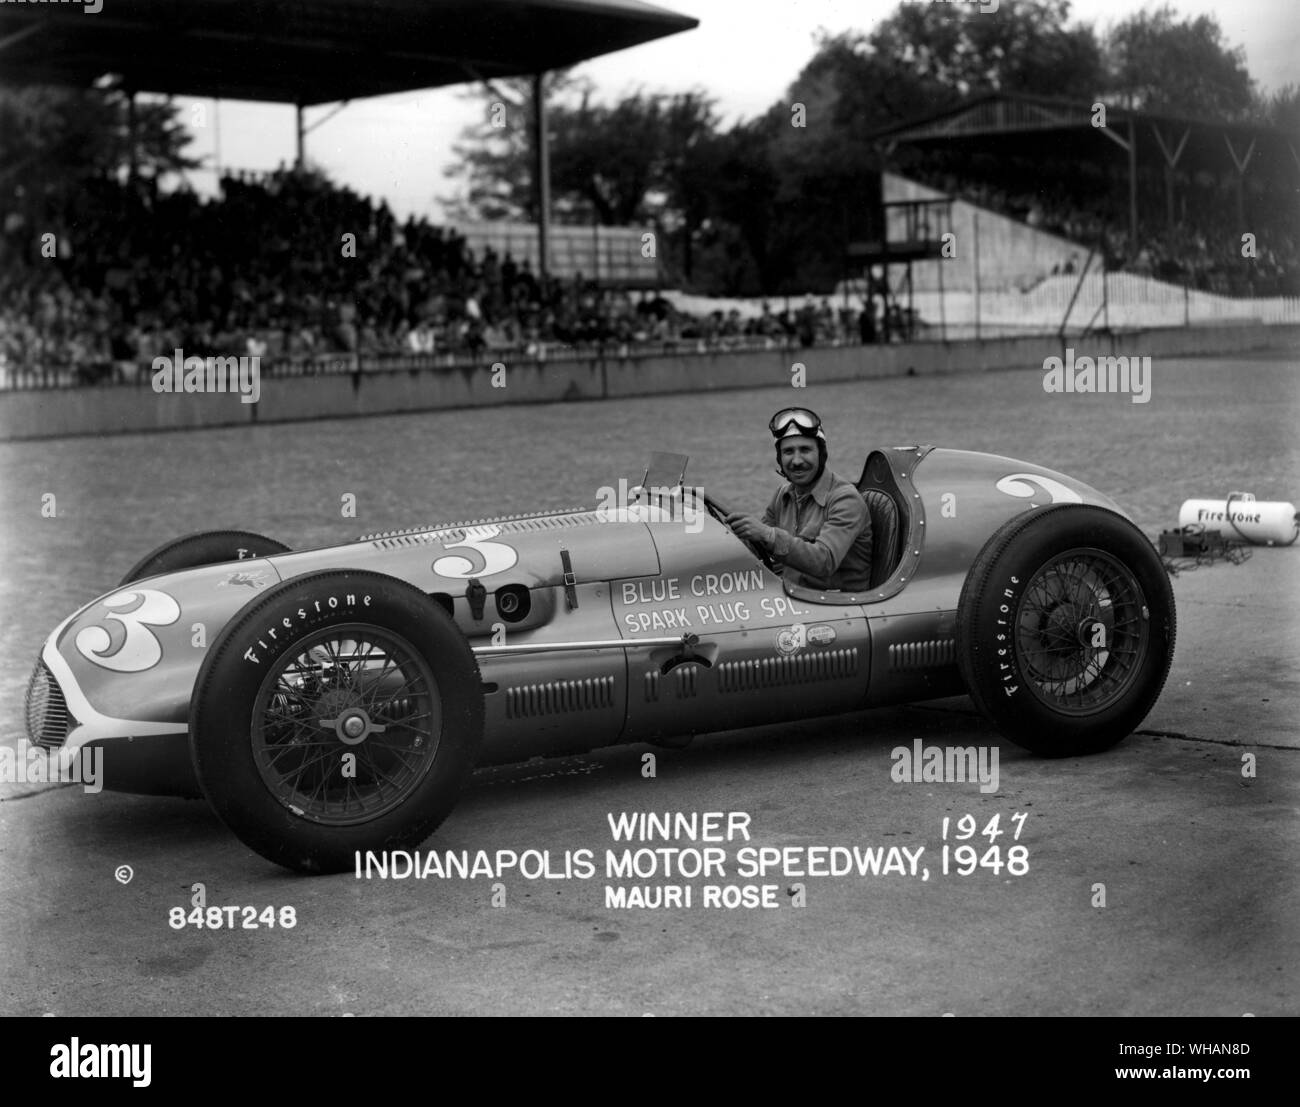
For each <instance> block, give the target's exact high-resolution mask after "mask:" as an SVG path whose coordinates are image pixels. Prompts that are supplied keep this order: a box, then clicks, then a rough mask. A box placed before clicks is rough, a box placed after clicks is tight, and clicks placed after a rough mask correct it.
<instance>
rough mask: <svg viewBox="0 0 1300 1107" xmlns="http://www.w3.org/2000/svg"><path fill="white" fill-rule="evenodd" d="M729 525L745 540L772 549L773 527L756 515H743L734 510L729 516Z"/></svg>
mask: <svg viewBox="0 0 1300 1107" xmlns="http://www.w3.org/2000/svg"><path fill="white" fill-rule="evenodd" d="M727 526H729V527H730V528H731V529H732V531H734V532H735V534H736V536H737V537H738V538H740V539H742V540H743V541H745V542H753V543H755V544H756V545H758V546H761V547H762V548H763V549H765V550H766V549H771V546H772V528H771V527H769V526H768V525H767V524H766V523H765V522H763V520H762V519H759V518H757V517H756V516H754V515H742V514H740V512H738V511H736V512H732V513H731V514H730V515H728V516H727Z"/></svg>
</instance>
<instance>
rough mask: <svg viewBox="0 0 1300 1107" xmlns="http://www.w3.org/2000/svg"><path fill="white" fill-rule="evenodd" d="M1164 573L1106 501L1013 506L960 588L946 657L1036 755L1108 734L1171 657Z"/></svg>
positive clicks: (1091, 743) (1152, 692)
mask: <svg viewBox="0 0 1300 1107" xmlns="http://www.w3.org/2000/svg"><path fill="white" fill-rule="evenodd" d="M1175 629H1176V628H1175V610H1174V598H1173V590H1172V589H1171V588H1170V585H1169V576H1168V574H1167V573H1166V572H1165V568H1164V566H1163V564H1162V563H1161V561H1160V558H1159V555H1158V554H1157V553H1156V551H1155V549H1154V548H1153V547H1152V545H1151V543H1150V542H1149V541H1147V538H1146V536H1145V535H1144V534H1143V533H1142V532H1141V531H1140V530H1138V529H1137V527H1135V526H1134V525H1133V524H1132V523H1130V522H1129V521H1128V520H1127V519H1125V518H1123V517H1122V516H1120V515H1118V514H1116V513H1115V512H1113V511H1108V510H1106V509H1105V508H1101V507H1094V506H1091V505H1084V506H1077V505H1074V504H1057V505H1054V506H1052V507H1048V508H1045V509H1042V510H1037V511H1032V512H1029V513H1026V514H1024V515H1019V516H1016V517H1015V518H1014V519H1012V520H1011V521H1010V522H1008V523H1007V524H1006V525H1004V526H1003V527H1002V528H1001V529H1000V530H999V531H998V532H997V533H996V534H994V536H993V537H992V538H991V539H990V540H989V541H988V543H987V544H986V545H985V547H984V549H983V550H982V551H981V552H980V555H979V556H978V557H977V558H976V559H975V562H974V564H973V565H972V566H971V569H970V572H969V573H968V574H967V577H966V582H965V584H964V586H963V587H962V593H961V599H960V601H959V602H958V609H957V660H958V665H959V666H960V668H961V673H962V676H963V678H964V679H965V681H966V686H967V688H968V689H969V691H970V695H971V698H972V699H973V700H974V701H975V703H976V705H977V706H978V707H979V708H980V709H981V710H982V711H983V712H984V714H985V715H986V716H987V717H988V718H989V719H990V720H991V721H992V722H993V723H994V725H996V726H997V728H998V729H999V730H1000V731H1001V732H1002V733H1003V734H1004V735H1005V736H1006V737H1008V738H1009V739H1011V741H1013V742H1015V743H1017V744H1018V745H1021V746H1024V747H1025V748H1026V749H1030V750H1033V751H1034V752H1035V753H1039V754H1043V755H1046V756H1048V757H1065V756H1072V755H1076V754H1085V753H1094V752H1097V751H1099V750H1103V749H1107V748H1109V747H1110V746H1113V745H1115V744H1116V743H1117V742H1119V741H1120V740H1121V739H1123V738H1124V737H1125V736H1126V735H1128V734H1129V733H1131V732H1132V731H1133V730H1134V729H1135V728H1136V727H1137V726H1138V724H1139V723H1141V722H1142V720H1143V719H1144V718H1146V716H1147V713H1148V712H1149V711H1150V710H1151V708H1152V706H1153V705H1154V704H1155V701H1156V699H1157V697H1158V696H1159V695H1160V691H1161V689H1162V688H1163V687H1164V683H1165V679H1166V678H1167V677H1168V675H1169V666H1170V664H1171V663H1172V661H1173V654H1174V637H1175Z"/></svg>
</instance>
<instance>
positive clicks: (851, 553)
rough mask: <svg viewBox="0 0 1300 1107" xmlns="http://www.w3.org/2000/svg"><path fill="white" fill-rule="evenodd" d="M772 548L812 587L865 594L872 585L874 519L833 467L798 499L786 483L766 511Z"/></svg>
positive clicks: (774, 553) (764, 513)
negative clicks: (872, 523) (872, 519)
mask: <svg viewBox="0 0 1300 1107" xmlns="http://www.w3.org/2000/svg"><path fill="white" fill-rule="evenodd" d="M763 522H764V523H766V524H767V525H768V526H769V527H772V528H773V533H772V535H771V540H770V541H769V542H768V547H769V548H770V549H771V551H772V554H773V556H774V557H775V558H776V560H777V561H778V562H780V563H781V564H783V565H785V566H787V567H788V568H791V569H795V570H797V571H798V574H799V579H797V583H799V584H804V585H807V586H808V587H809V588H821V589H838V590H841V591H845V592H861V591H865V590H866V589H867V588H870V587H871V516H870V515H869V514H868V512H867V505H866V502H865V501H864V500H863V499H862V495H861V493H859V492H858V490H857V488H855V487H854V486H853V485H852V484H851V483H850V482H849V481H846V480H845V479H844V478H843V477H840V476H837V475H836V474H834V473H832V472H831V471H830V470H829V469H827V470H825V471H823V473H822V475H821V476H820V477H818V478H817V483H816V484H814V485H813V486H812V488H811V489H810V490H809V491H808V492H807V493H805V494H803V495H799V494H797V493H796V491H795V487H794V485H792V484H790V483H789V482H787V483H786V484H784V485H782V486H781V488H779V489H778V490H777V493H776V495H775V496H773V497H772V502H771V503H770V504H768V505H767V510H766V511H764V512H763Z"/></svg>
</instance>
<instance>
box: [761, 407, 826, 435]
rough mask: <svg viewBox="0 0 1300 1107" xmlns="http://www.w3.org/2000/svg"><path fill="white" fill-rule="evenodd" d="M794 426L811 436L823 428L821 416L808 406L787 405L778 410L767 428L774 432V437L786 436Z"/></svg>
mask: <svg viewBox="0 0 1300 1107" xmlns="http://www.w3.org/2000/svg"><path fill="white" fill-rule="evenodd" d="M792 426H793V427H797V428H798V429H799V430H800V431H802V432H803V433H804V434H806V435H808V436H809V437H811V436H813V435H815V434H816V433H817V432H818V431H819V430H821V428H822V420H821V416H820V415H818V414H817V412H815V411H810V410H809V409H808V408H806V407H787V408H783V409H782V410H780V411H778V412H777V413H776V414H775V415H773V416H772V418H771V419H769V420H768V423H767V429H768V430H770V431H771V432H772V437H773V438H782V437H784V436H785V435H787V434H788V433H789V432H790V428H791V427H792Z"/></svg>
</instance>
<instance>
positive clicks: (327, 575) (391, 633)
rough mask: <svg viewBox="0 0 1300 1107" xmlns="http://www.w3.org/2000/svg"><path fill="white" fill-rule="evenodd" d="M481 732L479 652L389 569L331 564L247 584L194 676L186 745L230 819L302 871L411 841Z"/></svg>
mask: <svg viewBox="0 0 1300 1107" xmlns="http://www.w3.org/2000/svg"><path fill="white" fill-rule="evenodd" d="M482 736H483V695H482V689H481V681H480V676H479V668H478V662H477V660H476V659H475V657H474V652H473V650H472V649H471V648H470V646H469V643H468V642H467V641H466V640H465V637H464V635H463V634H462V633H461V631H460V629H459V628H458V627H457V626H456V624H455V623H454V622H453V621H452V620H451V619H450V617H448V615H447V614H446V613H445V612H444V611H443V609H442V608H441V607H440V606H439V605H438V604H437V603H435V602H434V601H433V600H431V599H429V597H428V596H426V595H425V594H424V593H423V592H421V591H420V590H419V589H418V588H415V587H414V586H412V585H410V584H407V583H406V582H405V581H401V580H398V579H396V578H395V577H389V576H384V575H381V574H379V573H371V572H361V571H354V570H328V571H325V572H319V573H309V574H306V575H304V576H301V577H294V578H291V579H290V580H287V581H285V582H284V583H283V584H280V585H278V586H276V587H274V588H272V589H270V590H269V591H268V592H267V593H266V594H265V595H264V596H260V597H258V598H256V599H254V600H251V601H250V602H249V603H248V604H247V605H246V606H245V607H244V609H243V610H242V611H240V612H239V614H238V615H236V616H235V618H234V619H232V620H231V622H230V623H229V624H228V625H227V627H226V629H225V630H224V631H223V632H222V634H221V637H220V638H219V639H218V640H217V641H216V642H215V643H214V644H213V646H212V649H211V651H210V652H209V654H208V656H207V658H206V659H205V660H204V663H203V666H202V668H201V669H200V670H199V675H198V678H197V680H196V681H195V686H194V696H193V700H192V702H191V707H190V751H191V754H192V756H193V760H194V771H195V775H196V776H197V777H198V781H199V786H200V787H201V788H202V789H203V794H204V795H205V796H206V797H207V799H208V802H209V803H211V804H212V807H213V809H214V810H215V811H216V812H217V814H218V815H219V816H220V817H221V819H222V821H223V822H225V824H226V825H227V826H229V827H230V829H231V830H233V831H234V832H235V834H237V835H238V836H239V838H240V839H241V840H242V841H243V842H244V843H245V844H246V845H248V846H249V847H251V848H252V849H254V850H256V851H257V852H258V853H260V854H261V855H262V856H263V857H265V858H267V859H268V860H270V861H274V862H275V863H276V864H279V865H284V866H285V867H286V868H290V869H295V870H298V871H300V872H312V873H327V872H343V871H348V870H351V869H352V868H353V864H354V856H355V854H356V853H358V852H365V851H372V850H373V851H380V850H405V849H413V848H414V847H416V846H418V845H419V844H420V843H421V842H422V841H424V839H425V838H427V837H428V836H429V835H430V834H431V833H432V832H433V831H434V829H435V828H436V827H437V826H438V824H439V823H441V822H442V821H443V819H445V818H446V816H447V815H448V813H449V812H450V811H451V809H452V807H453V806H454V804H455V802H456V799H457V797H458V796H459V793H460V789H461V786H462V784H463V783H464V780H465V778H466V776H467V775H468V774H469V772H470V770H471V769H472V768H473V766H474V761H475V758H476V757H477V755H478V748H479V745H480V743H481V741H482Z"/></svg>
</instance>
